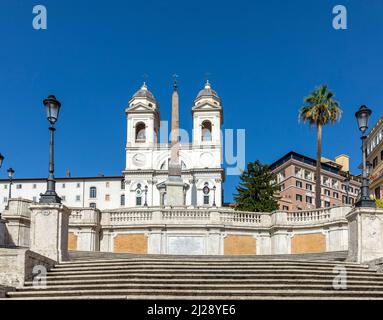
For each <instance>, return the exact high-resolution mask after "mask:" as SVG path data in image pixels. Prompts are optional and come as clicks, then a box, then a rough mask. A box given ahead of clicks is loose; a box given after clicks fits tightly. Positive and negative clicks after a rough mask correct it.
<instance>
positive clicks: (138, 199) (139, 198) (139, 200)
mask: <svg viewBox="0 0 383 320" xmlns="http://www.w3.org/2000/svg"><path fill="white" fill-rule="evenodd" d="M136 206H142V190H141V183H139V184H137V189H136Z"/></svg>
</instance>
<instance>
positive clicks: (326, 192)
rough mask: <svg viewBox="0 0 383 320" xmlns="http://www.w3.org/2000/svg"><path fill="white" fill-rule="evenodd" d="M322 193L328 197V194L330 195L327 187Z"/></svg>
mask: <svg viewBox="0 0 383 320" xmlns="http://www.w3.org/2000/svg"><path fill="white" fill-rule="evenodd" d="M324 195H325V196H326V197H329V196H330V190H328V189H324Z"/></svg>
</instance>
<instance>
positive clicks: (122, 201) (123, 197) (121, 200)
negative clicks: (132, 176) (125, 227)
mask: <svg viewBox="0 0 383 320" xmlns="http://www.w3.org/2000/svg"><path fill="white" fill-rule="evenodd" d="M120 205H121V206H125V195H124V194H122V195H121V198H120Z"/></svg>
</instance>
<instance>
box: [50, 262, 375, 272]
mask: <svg viewBox="0 0 383 320" xmlns="http://www.w3.org/2000/svg"><path fill="white" fill-rule="evenodd" d="M338 267H342V268H345V269H346V270H347V271H360V272H364V271H369V269H367V268H364V267H349V266H337V265H334V266H322V265H305V264H302V265H299V264H288V263H287V264H283V263H280V264H270V265H269V264H260V265H253V264H250V265H229V266H225V265H221V266H219V265H205V266H201V265H189V264H182V265H177V264H175V265H167V264H160V265H153V264H143V265H140V264H134V265H130V264H122V265H106V266H102V265H101V266H100V265H92V266H71V267H69V266H68V267H66V268H60V267H54V268H52V269H51V272H54V273H58V272H69V271H82V270H88V271H91V270H135V269H145V270H153V269H158V270H165V269H166V270H168V269H172V270H182V269H188V270H200V269H203V270H232V271H236V270H243V271H247V270H259V269H269V268H270V269H280V268H283V269H286V270H290V269H299V270H306V269H308V270H325V271H329V272H332V271H333V270H334V268H338Z"/></svg>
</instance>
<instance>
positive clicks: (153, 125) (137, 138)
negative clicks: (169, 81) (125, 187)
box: [125, 83, 160, 169]
mask: <svg viewBox="0 0 383 320" xmlns="http://www.w3.org/2000/svg"><path fill="white" fill-rule="evenodd" d="M125 113H126V118H127V143H126V168H127V169H135V168H137V169H144V168H145V169H150V167H151V161H149V160H150V157H147V156H148V155H147V153H151V152H152V150H153V149H154V148H156V146H157V143H158V131H159V127H160V112H159V104H158V103H157V101H156V99H155V98H154V96H153V94H152V93H151V92H150V91H149V89H148V87H147V85H146V83H144V84H143V85H142V86H141V88H140V89H139V90H138V91H137V92H136V93H135V94H134V95H133V97H132V98H131V99H130V101H129V105H128V107H127V108H126V109H125ZM146 158H147V159H146Z"/></svg>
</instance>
